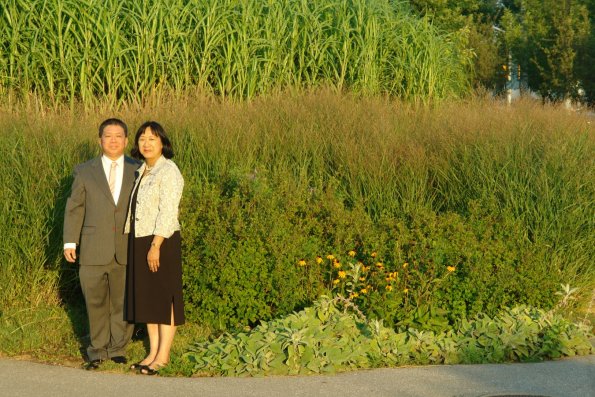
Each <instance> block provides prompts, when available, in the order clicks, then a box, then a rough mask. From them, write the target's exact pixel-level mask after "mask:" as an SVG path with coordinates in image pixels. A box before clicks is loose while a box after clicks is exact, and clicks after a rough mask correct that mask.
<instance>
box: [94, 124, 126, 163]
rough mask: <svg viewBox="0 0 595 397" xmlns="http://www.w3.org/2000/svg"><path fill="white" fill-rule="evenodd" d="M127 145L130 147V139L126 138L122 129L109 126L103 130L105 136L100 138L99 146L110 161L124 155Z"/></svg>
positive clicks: (117, 126) (116, 126)
mask: <svg viewBox="0 0 595 397" xmlns="http://www.w3.org/2000/svg"><path fill="white" fill-rule="evenodd" d="M126 145H128V138H126V135H125V134H124V129H123V128H122V127H120V126H119V125H108V126H107V127H105V128H104V129H103V135H101V138H99V146H101V151H103V154H105V155H106V156H107V157H108V158H109V159H111V160H115V159H117V158H118V157H120V156H121V155H123V154H124V149H126Z"/></svg>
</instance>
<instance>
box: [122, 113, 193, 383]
mask: <svg viewBox="0 0 595 397" xmlns="http://www.w3.org/2000/svg"><path fill="white" fill-rule="evenodd" d="M131 154H132V156H133V157H135V158H137V159H139V160H143V164H142V165H141V167H140V168H139V169H138V171H137V172H138V176H137V178H136V182H135V184H134V188H133V190H132V196H131V199H130V204H129V207H128V217H127V221H126V225H125V232H126V233H130V234H129V243H128V269H127V279H126V287H127V288H126V303H125V313H126V320H127V321H128V322H133V323H146V324H147V332H148V334H149V341H150V351H149V354H148V355H147V357H145V359H144V360H142V361H141V362H139V363H136V364H133V365H132V366H131V369H137V370H139V371H140V373H142V374H146V375H154V374H156V373H158V370H159V368H161V367H163V366H165V365H166V364H167V363H168V362H169V358H170V350H171V345H172V342H173V338H174V335H175V333H176V327H177V326H179V325H182V324H184V322H185V318H184V306H183V300H182V255H181V240H180V223H179V221H178V208H179V204H180V198H181V197H182V190H183V188H184V179H183V178H182V174H181V173H180V171H179V170H178V167H177V166H176V165H175V163H174V162H173V161H171V160H170V159H171V158H172V157H173V155H174V152H173V149H172V146H171V142H170V140H169V138H168V137H167V135H166V134H165V131H164V129H163V127H162V126H161V125H159V123H156V122H154V121H148V122H146V123H144V124H143V125H142V126H141V127H140V128H139V129H138V131H137V133H136V136H135V138H134V148H133V149H132V153H131Z"/></svg>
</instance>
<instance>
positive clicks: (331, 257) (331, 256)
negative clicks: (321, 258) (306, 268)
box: [326, 254, 335, 260]
mask: <svg viewBox="0 0 595 397" xmlns="http://www.w3.org/2000/svg"><path fill="white" fill-rule="evenodd" d="M326 259H331V260H332V259H335V256H334V255H333V254H328V255H327V256H326Z"/></svg>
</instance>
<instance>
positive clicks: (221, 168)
mask: <svg viewBox="0 0 595 397" xmlns="http://www.w3.org/2000/svg"><path fill="white" fill-rule="evenodd" d="M115 115H116V116H120V117H122V118H123V119H125V120H126V121H127V123H128V124H129V126H130V129H131V130H132V131H134V129H135V127H136V126H138V125H140V123H141V122H143V121H145V120H147V119H156V120H158V121H160V122H161V123H163V125H164V126H165V128H166V130H167V131H168V132H169V133H170V134H171V135H172V139H173V142H174V146H175V150H176V157H175V158H174V160H175V161H176V162H177V163H178V164H179V166H180V168H181V170H182V173H183V174H184V176H185V179H186V190H185V194H184V198H183V203H182V208H183V211H182V215H181V216H182V223H183V225H184V226H185V233H186V237H187V239H186V243H185V244H186V247H185V255H186V259H187V261H186V263H191V262H192V261H194V262H193V263H195V262H197V261H198V262H199V263H200V265H201V266H205V267H206V268H209V267H213V266H219V265H225V264H226V263H227V264H232V263H236V262H237V261H240V262H241V261H242V259H241V258H238V257H232V256H227V255H232V254H234V253H235V254H237V253H238V252H240V251H238V250H237V249H236V251H233V252H232V251H229V252H219V253H207V252H204V251H201V249H203V247H204V244H205V241H203V240H193V239H195V238H197V237H196V236H198V238H199V239H207V238H208V239H211V240H213V239H217V238H221V239H225V238H226V231H225V230H220V231H214V230H210V229H208V228H206V229H203V230H201V229H197V227H199V226H200V227H207V226H208V225H198V224H197V223H196V222H195V219H196V218H198V217H200V216H202V215H204V214H207V215H208V214H214V212H216V211H223V212H221V213H219V214H216V213H215V214H214V215H209V216H211V218H208V219H219V220H220V221H221V222H225V221H226V220H232V221H233V222H232V223H230V225H231V226H230V227H234V228H236V229H234V230H231V229H230V233H231V232H233V233H239V234H240V235H241V233H242V229H241V227H242V219H244V220H246V222H250V221H256V220H260V221H263V222H268V224H270V225H271V226H273V227H277V226H279V225H280V224H279V225H277V224H276V222H280V223H282V222H287V221H288V219H298V220H299V222H302V223H303V224H307V223H308V222H310V224H311V225H315V227H314V228H313V229H311V230H310V231H309V232H308V233H313V234H311V235H310V236H313V238H311V237H310V236H309V235H308V233H305V234H303V233H302V229H300V228H301V227H302V226H303V224H298V223H296V224H294V225H290V224H288V225H285V226H282V227H281V226H279V228H278V229H275V230H270V231H271V232H272V231H274V232H275V233H277V232H280V231H283V230H287V231H289V232H291V233H295V239H294V240H292V241H291V245H286V246H279V247H277V248H276V249H277V250H278V251H279V252H278V253H276V254H275V255H277V256H276V257H275V258H270V257H262V256H258V255H261V254H260V253H258V252H257V253H256V254H254V255H256V256H254V257H253V258H254V260H259V261H261V262H265V263H267V261H269V262H275V261H278V260H279V261H281V262H279V263H280V264H282V265H283V266H281V267H279V269H277V268H275V269H277V270H278V271H281V270H282V269H285V268H286V266H287V265H286V264H289V266H291V264H293V263H295V262H296V261H297V259H299V256H298V255H300V253H302V252H303V253H310V252H312V253H320V254H324V253H325V252H328V250H335V249H336V250H339V251H340V250H343V249H346V248H347V244H353V243H356V242H357V239H358V238H359V237H361V236H363V235H366V236H368V237H369V236H375V235H378V239H379V240H378V241H381V240H380V239H381V237H382V238H383V239H384V240H383V241H390V239H392V238H395V239H396V238H399V236H394V237H393V236H390V235H388V236H387V235H386V233H387V230H382V229H375V227H377V226H375V225H386V224H388V223H387V222H395V223H396V222H410V221H411V220H413V221H415V220H419V219H427V214H428V213H433V214H437V215H440V214H449V213H452V214H456V215H457V216H458V217H459V218H458V219H461V221H460V222H463V223H464V222H474V225H475V226H474V229H468V230H467V229H466V230H462V231H461V233H469V230H478V228H481V227H483V226H481V225H482V224H483V223H482V222H485V229H486V230H499V233H500V234H499V235H497V236H496V238H495V239H494V240H493V241H492V243H493V244H504V243H506V244H513V245H514V244H516V242H518V245H519V246H522V247H535V248H529V251H524V250H525V248H522V249H516V248H514V249H515V251H514V252H513V251H511V253H510V255H513V254H514V255H519V256H518V257H514V258H510V257H503V258H501V260H502V261H503V262H506V263H517V264H519V266H520V264H523V263H524V262H527V261H528V262H527V263H543V266H541V265H540V267H539V269H543V271H544V272H545V271H547V272H551V274H541V273H539V272H541V271H542V270H539V272H534V273H533V274H531V275H527V279H526V280H525V282H526V283H527V284H526V289H527V290H529V289H536V288H537V289H541V290H542V291H540V294H541V295H542V296H544V297H545V298H544V301H543V304H544V306H548V305H551V302H552V301H554V300H555V295H554V293H555V291H556V290H555V289H556V288H557V287H558V286H557V284H556V282H563V283H570V284H571V285H572V286H577V287H580V293H579V297H580V301H579V302H580V304H586V303H587V302H588V301H589V300H590V299H591V298H592V297H591V294H592V291H593V288H594V286H595V267H594V263H595V250H594V249H593V247H594V246H595V236H594V235H593V232H592V231H593V230H594V229H595V216H594V215H595V205H594V204H595V203H594V197H595V184H594V181H595V167H594V165H595V164H594V161H595V160H594V157H593V155H592V154H593V149H594V141H593V122H592V120H591V121H590V120H589V119H586V118H584V117H582V116H580V115H577V114H569V113H567V112H565V111H564V110H561V109H557V108H553V107H542V106H540V105H536V104H534V103H532V102H520V103H518V104H517V105H516V106H515V107H507V106H504V105H502V104H500V103H497V102H494V101H491V100H486V99H482V100H473V101H469V102H447V103H443V104H442V105H440V106H436V107H421V108H419V107H416V106H413V105H411V104H408V103H405V102H396V101H392V100H389V99H386V98H384V99H383V98H378V97H375V98H356V97H354V96H349V95H347V96H346V95H340V94H336V93H334V92H329V91H316V92H313V93H310V94H305V95H299V96H294V97H290V96H271V97H267V98H258V99H255V100H254V101H252V102H251V103H236V102H230V101H223V102H218V101H213V100H210V99H204V98H203V99H188V98H186V99H185V100H176V99H169V100H168V101H167V104H166V105H163V106H161V107H159V106H152V107H149V108H144V109H140V110H123V111H121V112H120V113H117V114H115ZM109 116H114V114H113V113H111V112H106V111H98V112H96V113H77V112H70V111H66V112H64V113H59V112H46V113H32V112H29V111H27V110H23V111H19V112H12V113H0V134H1V136H2V139H0V183H1V184H2V186H3V188H2V189H1V190H0V202H2V207H1V210H0V211H1V219H2V223H1V224H0V235H2V244H1V245H0V255H1V257H2V266H0V310H1V311H2V312H1V314H0V346H2V349H6V350H5V351H7V350H8V348H7V347H5V346H9V345H10V346H13V349H16V350H19V349H21V350H35V349H36V348H38V347H39V346H43V345H44V343H45V344H47V345H48V346H52V345H54V346H58V345H61V346H74V345H76V343H74V342H72V338H74V334H73V330H77V332H79V331H80V330H81V329H84V323H83V324H81V319H84V315H81V313H80V309H77V304H80V302H81V296H80V293H79V292H78V284H77V280H76V268H75V267H73V266H72V265H70V264H67V263H65V262H64V261H63V260H62V256H61V251H62V241H61V229H62V215H63V209H64V205H65V199H66V196H67V194H68V191H69V188H70V183H71V176H70V175H71V173H72V169H73V167H74V165H75V164H77V163H80V162H82V161H84V160H86V159H88V158H90V157H92V156H94V155H96V154H97V153H98V147H97V144H96V126H97V125H98V124H99V123H100V122H101V121H102V120H103V119H104V118H106V117H109ZM246 186H248V187H250V188H249V189H247V188H246ZM259 189H260V190H259ZM233 195H240V196H241V200H243V201H234V199H233V197H235V196H233ZM251 197H252V198H251ZM263 200H268V201H266V202H264V201H263ZM212 203H215V204H216V203H227V204H225V205H224V206H223V205H222V206H221V207H219V208H215V207H210V206H209V205H210V204H212ZM234 203H235V204H234ZM267 206H268V207H267ZM263 208H264V209H266V208H269V209H270V210H271V211H272V212H271V214H273V213H275V214H283V211H286V210H291V211H293V212H292V214H288V217H285V218H280V219H278V220H277V221H275V220H274V219H269V218H270V215H269V214H268V213H263V212H262V211H263ZM226 211H227V212H226ZM329 211H330V212H333V213H335V214H339V217H343V220H340V219H338V218H333V219H334V220H333V222H335V221H336V223H332V224H324V220H320V219H317V217H319V216H322V217H325V216H327V215H325V214H326V213H328V212H329ZM251 216H255V218H254V219H251V218H250V217H251ZM213 217H214V218H213ZM205 219H206V218H205ZM327 219H330V218H329V217H328V216H327ZM393 220H394V221H393ZM234 222H235V223H234ZM317 222H321V223H317ZM222 224H223V223H222ZM244 224H245V225H248V223H244ZM197 225H198V226H197ZM453 225H454V223H453ZM493 225H496V229H494V227H493ZM264 226H266V225H265V224H264V223H263V225H261V226H259V228H261V227H264ZM490 228H492V229H490ZM244 230H250V229H244ZM254 230H257V231H258V232H259V233H261V232H262V233H265V234H264V237H263V236H259V238H263V240H262V241H264V242H265V243H266V244H272V245H271V246H270V247H268V248H267V249H269V248H271V247H273V248H274V247H275V246H274V244H279V242H280V241H281V242H282V241H285V240H284V239H286V236H285V237H284V236H277V235H275V234H273V235H266V230H268V229H256V228H255V229H254ZM322 235H324V236H325V238H324V239H322V238H321V239H318V240H317V238H318V237H319V236H322ZM243 238H245V239H246V240H245V241H249V240H250V238H251V236H244V237H243ZM465 238H467V237H464V238H463V237H461V238H460V239H457V241H455V242H453V244H464V242H465V241H466V240H465ZM499 239H504V240H505V241H504V240H502V241H504V242H502V241H500V240H499ZM474 241H475V240H474ZM215 243H217V242H215ZM234 244H235V243H234ZM312 244H320V245H316V246H313V245H312ZM473 244H475V245H474V246H478V244H481V241H479V242H477V241H475V242H473ZM212 246H213V245H212ZM194 248H196V250H194ZM385 248H386V249H389V248H390V247H388V248H387V247H378V249H379V251H380V250H382V249H385ZM451 248H452V250H455V251H456V250H458V248H457V246H455V245H453V246H452V247H451ZM479 248H481V246H479ZM492 248H494V247H485V250H486V252H488V253H492V252H495V253H496V254H498V255H500V254H501V252H503V251H502V249H500V248H498V249H497V247H495V248H494V249H492ZM461 249H464V247H462V248H461ZM474 249H475V248H474ZM535 249H539V250H542V251H541V252H539V253H535V252H534V250H535ZM452 250H451V251H452ZM339 251H337V252H339ZM453 252H454V251H453ZM470 252H471V251H470ZM474 252H475V251H474ZM523 252H526V254H527V256H526V257H524V256H522V255H523ZM519 253H520V254H519ZM386 254H387V255H389V254H390V252H389V251H387V252H386ZM209 255H210V256H209ZM246 255H247V256H246V258H251V257H250V255H249V253H248V254H246ZM207 257H209V258H211V257H216V262H205V259H204V258H207ZM209 260H210V259H209ZM246 260H248V259H246ZM468 260H473V258H468ZM498 260H500V259H499V258H495V259H494V262H495V263H497V262H498ZM251 263H252V262H250V263H248V262H246V263H238V264H237V265H238V266H239V268H242V266H244V267H246V268H250V267H251ZM271 266H272V265H271ZM275 266H276V265H275ZM279 266H280V265H279ZM187 270H189V271H190V270H191V269H187ZM277 270H276V271H277ZM536 273H537V274H536ZM244 276H245V277H248V276H250V277H252V275H250V274H249V273H247V274H245V275H244ZM244 276H243V275H242V274H241V273H238V274H237V275H236V277H237V278H242V277H244ZM542 276H543V280H545V279H546V278H547V283H544V284H540V283H541V282H542V281H543V280H541V277H542ZM279 277H281V278H280V279H282V277H283V275H282V273H280V276H279ZM199 279H200V277H199ZM287 280H288V281H287ZM287 280H286V281H287V282H290V281H291V278H289V279H287ZM195 281H196V282H197V283H198V282H200V280H194V281H192V282H193V283H194V282H195ZM277 287H278V286H277ZM201 288H208V287H207V286H202V287H201ZM284 288H285V289H286V290H287V291H289V292H291V293H293V294H295V297H297V298H295V299H297V300H296V301H288V302H285V304H286V306H287V307H284V308H283V309H282V310H283V311H285V312H287V311H291V310H293V309H295V308H296V307H295V305H296V304H297V305H302V304H306V303H307V302H306V301H304V300H303V299H310V298H312V297H308V296H303V295H302V296H301V297H300V295H299V294H300V293H303V290H304V286H301V285H297V286H295V285H293V286H292V285H291V284H290V283H289V284H288V285H287V286H286V287H284ZM273 290H274V289H273ZM294 290H295V291H294ZM292 291H293V292H292ZM213 293H214V292H213ZM541 295H540V296H541ZM189 296H190V291H189ZM257 298H258V296H257V297H251V299H257ZM298 298H299V299H298ZM509 298H510V299H514V296H511V297H509ZM292 299H293V298H292ZM77 302H78V303H77ZM296 302H298V303H296ZM189 304H190V305H198V304H199V303H197V302H193V303H189ZM291 305H294V306H293V307H292V306H291ZM280 306H282V305H281V303H279V305H277V309H276V310H277V312H275V311H274V310H273V311H271V312H269V314H267V315H276V314H282V312H280V311H279V310H281V309H279V307H280ZM232 309H233V308H232ZM189 310H192V311H193V316H194V315H196V316H197V318H200V310H203V309H201V307H200V306H192V307H191V308H190V307H189ZM271 310H272V309H271ZM39 313H44V314H43V315H40V314H39ZM48 313H50V314H48ZM82 321H83V322H84V320H82ZM68 324H70V325H71V328H69V329H68V330H65V329H64V327H66V328H68ZM50 330H51V331H52V332H50ZM56 330H58V331H59V332H58V333H57V334H56ZM60 331H64V332H60ZM80 332H82V331H80ZM32 335H37V337H35V338H33V337H32ZM44 335H45V336H44ZM50 335H51V336H50ZM44 338H45V339H44ZM47 338H51V339H52V341H48V340H47ZM31 340H36V341H38V342H35V343H33V342H31ZM64 340H70V342H69V343H65V342H64ZM9 342H10V343H9ZM42 342H43V343H42ZM19 346H20V347H19ZM68 349H71V350H72V348H68ZM11 351H12V352H14V351H15V350H11Z"/></svg>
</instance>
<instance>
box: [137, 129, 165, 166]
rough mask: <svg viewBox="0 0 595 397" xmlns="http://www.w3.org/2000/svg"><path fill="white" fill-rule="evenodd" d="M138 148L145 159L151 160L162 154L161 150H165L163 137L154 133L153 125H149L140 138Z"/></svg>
mask: <svg viewBox="0 0 595 397" xmlns="http://www.w3.org/2000/svg"><path fill="white" fill-rule="evenodd" d="M138 149H139V150H140V154H142V155H143V157H144V158H145V160H146V161H149V162H151V160H156V159H158V158H159V157H160V156H161V152H162V151H163V144H162V143H161V138H159V135H157V134H153V131H152V130H151V127H148V128H147V129H146V130H145V132H143V133H142V134H141V136H140V137H139V138H138Z"/></svg>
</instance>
